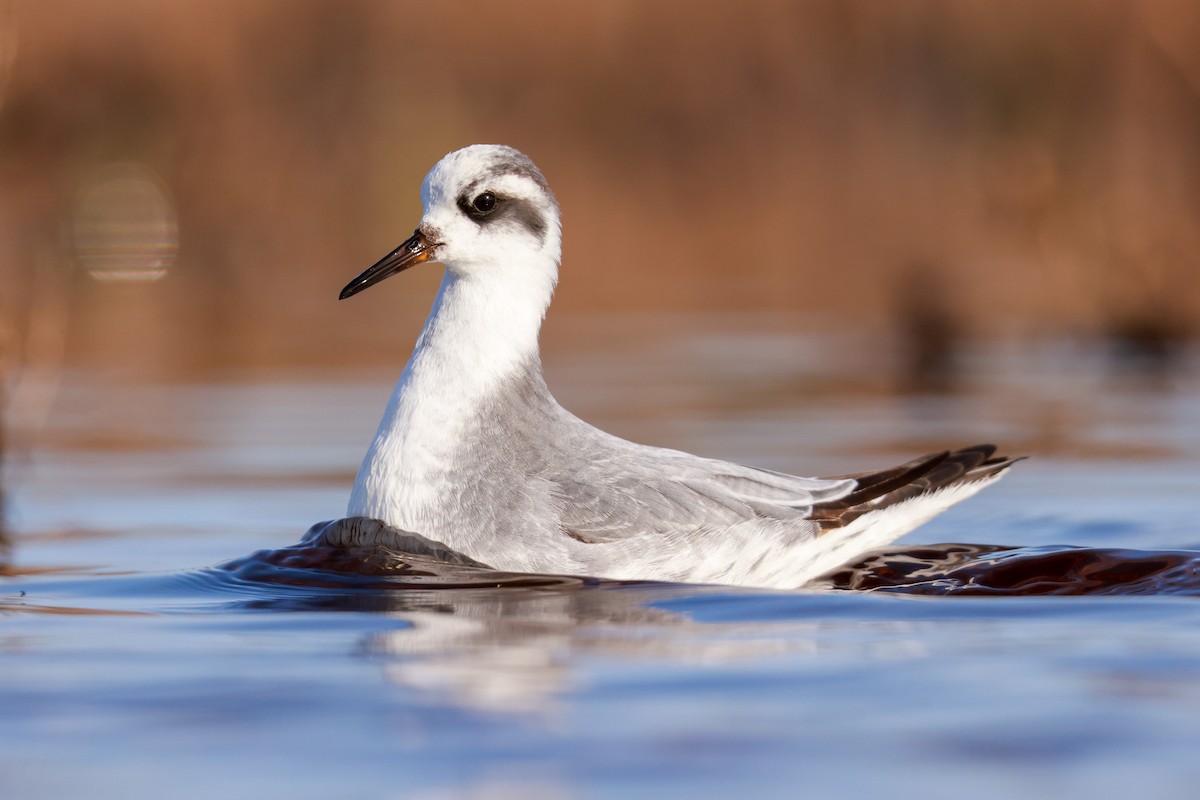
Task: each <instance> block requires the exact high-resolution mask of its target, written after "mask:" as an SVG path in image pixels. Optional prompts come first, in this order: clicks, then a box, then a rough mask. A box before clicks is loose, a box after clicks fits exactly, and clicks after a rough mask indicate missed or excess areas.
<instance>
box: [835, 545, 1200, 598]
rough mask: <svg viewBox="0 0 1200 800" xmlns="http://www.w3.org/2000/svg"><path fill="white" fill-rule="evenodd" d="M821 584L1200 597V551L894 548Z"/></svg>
mask: <svg viewBox="0 0 1200 800" xmlns="http://www.w3.org/2000/svg"><path fill="white" fill-rule="evenodd" d="M814 586H815V587H817V588H826V589H842V590H853V591H876V592H899V593H904V594H920V595H968V596H988V595H997V596H1022V595H1180V596H1200V551H1192V550H1129V549H1118V548H1095V547H1061V546H1059V547H1003V546H999V545H975V544H946V545H931V546H927V547H917V548H914V547H891V548H885V549H882V550H877V551H875V552H872V553H870V554H868V555H867V556H866V557H864V558H863V559H861V560H859V561H858V562H856V563H854V564H850V565H848V566H846V567H843V568H841V569H839V570H837V571H835V572H832V573H830V574H829V575H828V576H826V577H825V578H823V579H821V580H820V581H818V582H817V583H815V584H814Z"/></svg>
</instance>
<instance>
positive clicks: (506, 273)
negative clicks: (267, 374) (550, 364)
mask: <svg viewBox="0 0 1200 800" xmlns="http://www.w3.org/2000/svg"><path fill="white" fill-rule="evenodd" d="M536 258H538V257H534V258H533V259H529V260H527V261H526V263H524V264H513V263H511V262H510V263H508V264H505V265H503V266H501V265H500V264H496V265H494V269H495V272H494V273H489V272H487V268H488V267H491V266H492V265H486V266H485V265H474V266H473V268H472V269H471V270H470V271H469V272H465V271H460V270H456V269H453V268H451V267H448V268H447V269H446V272H445V276H444V277H443V278H442V284H441V287H440V288H439V289H438V294H437V299H436V300H435V301H434V304H433V310H432V311H431V312H430V314H429V318H428V320H426V322H425V327H424V329H423V330H422V331H421V335H420V337H419V338H418V339H417V344H416V347H415V348H414V350H413V354H412V356H411V357H410V358H409V361H408V364H407V365H406V366H405V368H404V372H403V374H401V376H400V380H399V381H398V382H397V384H396V388H395V389H394V390H393V392H392V396H391V399H390V400H389V402H388V406H387V410H386V411H385V412H384V415H383V419H382V420H381V421H380V424H379V430H378V432H377V433H376V435H375V440H374V441H373V442H372V443H371V447H370V449H369V450H368V451H367V455H366V458H365V459H364V460H363V463H362V467H361V468H360V469H359V472H358V477H357V479H356V480H355V483H354V491H353V492H352V494H351V496H350V504H349V507H348V509H347V515H348V516H364V517H371V518H374V519H379V520H383V521H384V522H387V523H388V524H390V525H394V526H396V527H398V528H401V529H404V530H407V531H411V532H414V533H419V534H422V535H424V536H428V537H431V538H438V537H439V536H444V535H445V533H443V532H442V531H440V530H438V522H439V520H444V519H445V516H446V515H445V514H443V513H441V512H440V511H439V507H440V505H439V504H444V503H446V502H448V501H449V500H448V498H450V497H451V487H452V486H453V482H454V474H453V473H454V463H453V461H454V458H455V454H456V452H458V451H459V447H460V445H461V444H462V442H463V438H464V435H465V431H466V430H467V428H468V426H469V424H470V422H471V421H472V419H474V418H475V416H476V414H477V412H478V409H479V408H480V407H481V405H482V404H483V403H485V402H487V399H488V398H489V396H490V395H491V393H492V392H493V391H495V389H496V388H497V387H498V386H499V385H500V383H501V382H502V381H503V380H504V379H505V378H507V377H509V376H511V375H512V374H513V373H514V372H515V371H517V370H519V369H523V368H528V365H530V364H532V365H534V367H535V368H538V369H540V361H539V354H538V333H539V331H540V329H541V323H542V318H543V316H544V315H545V312H546V308H547V307H548V306H549V303H550V296H551V294H552V293H553V291H554V277H555V275H556V269H555V267H556V266H557V265H556V264H553V263H550V264H540V263H530V262H531V261H533V260H534V259H536Z"/></svg>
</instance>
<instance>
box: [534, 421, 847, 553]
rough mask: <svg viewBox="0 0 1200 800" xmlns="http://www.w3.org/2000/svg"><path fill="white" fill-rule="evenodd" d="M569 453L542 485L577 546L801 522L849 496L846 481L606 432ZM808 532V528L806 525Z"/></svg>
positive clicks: (563, 525) (564, 529)
mask: <svg viewBox="0 0 1200 800" xmlns="http://www.w3.org/2000/svg"><path fill="white" fill-rule="evenodd" d="M597 433H598V434H600V436H599V437H597V438H595V439H593V440H592V441H590V442H587V443H586V445H584V443H577V444H580V445H584V446H582V447H580V448H579V449H577V450H576V451H575V452H574V453H572V454H571V458H570V460H571V462H572V463H571V465H570V467H569V469H564V470H555V472H556V473H557V474H552V475H547V476H545V477H546V478H547V479H549V481H550V483H551V486H552V492H553V494H554V496H555V497H554V499H555V500H556V505H557V506H558V511H559V520H560V524H561V527H562V529H563V532H564V533H566V534H567V535H569V536H571V537H573V538H575V539H578V540H580V541H584V542H608V541H614V540H617V539H621V538H624V537H626V536H631V535H636V534H646V533H667V532H673V533H678V532H682V531H688V530H714V529H717V530H719V529H721V528H724V527H728V526H731V525H735V524H737V523H740V522H745V521H747V520H753V519H764V520H775V521H778V522H781V523H789V522H796V523H799V522H803V521H804V520H806V519H809V517H810V515H811V514H812V511H813V506H814V505H816V504H818V503H825V502H832V501H836V500H838V499H839V498H841V497H844V496H846V495H847V494H849V493H850V492H851V491H853V490H854V487H855V485H856V482H855V481H854V480H853V479H820V478H799V477H796V476H793V475H785V474H783V473H779V472H771V471H769V470H762V469H755V468H753V467H746V466H742V465H740V464H732V463H728V462H724V461H716V460H712V459H705V458H699V457H698V456H693V455H690V454H688V453H683V452H679V451H676V450H665V449H661V448H655V447H645V446H642V445H636V444H632V443H630V442H625V441H623V440H620V439H616V438H615V437H609V436H608V435H607V434H602V433H600V432H598V431H597ZM814 530H815V525H814Z"/></svg>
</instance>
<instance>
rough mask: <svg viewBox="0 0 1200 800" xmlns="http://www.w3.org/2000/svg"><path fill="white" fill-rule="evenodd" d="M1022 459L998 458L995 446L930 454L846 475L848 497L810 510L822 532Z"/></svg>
mask: <svg viewBox="0 0 1200 800" xmlns="http://www.w3.org/2000/svg"><path fill="white" fill-rule="evenodd" d="M1024 459H1025V456H1016V457H1009V456H997V455H996V445H994V444H976V445H972V446H970V447H963V448H961V449H958V450H943V451H942V452H940V453H931V454H929V455H926V456H921V457H920V458H915V459H913V460H912V461H909V462H906V463H904V464H901V465H899V466H896V467H891V468H889V469H883V470H878V471H875V472H863V473H859V474H856V475H845V476H843V477H846V478H851V479H853V480H854V481H855V482H856V484H857V485H856V486H855V488H854V490H853V491H852V492H850V493H849V494H848V495H846V496H844V497H841V498H839V499H838V500H832V501H830V502H827V503H818V504H817V505H815V506H813V513H812V519H814V520H816V521H817V523H818V524H820V526H821V529H822V530H832V529H834V528H840V527H843V526H845V525H847V524H849V523H850V522H852V521H854V520H855V519H857V518H859V517H861V516H862V515H863V514H865V513H867V512H868V511H876V510H878V509H880V508H886V507H888V506H891V505H895V504H896V503H899V502H902V501H904V500H909V499H911V498H913V497H917V496H919V495H922V494H927V493H929V492H936V491H938V490H940V489H946V488H949V487H951V486H956V485H959V484H963V483H973V482H975V481H981V480H987V479H989V478H992V477H994V476H996V475H999V474H1000V473H1002V472H1004V471H1005V470H1006V469H1008V468H1009V467H1011V466H1012V465H1013V464H1015V463H1017V462H1018V461H1022V460H1024Z"/></svg>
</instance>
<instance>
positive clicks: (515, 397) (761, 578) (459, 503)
mask: <svg viewBox="0 0 1200 800" xmlns="http://www.w3.org/2000/svg"><path fill="white" fill-rule="evenodd" d="M421 204H422V207H423V214H422V216H421V219H420V224H419V225H418V227H417V228H416V230H415V231H414V233H413V234H412V236H411V237H409V238H408V239H407V240H406V241H404V242H403V243H402V244H401V245H400V246H399V247H397V248H395V249H394V250H392V251H391V252H390V253H388V254H387V255H386V256H384V257H383V258H382V259H380V260H379V261H377V262H376V263H375V264H373V265H372V266H371V267H369V268H368V269H366V270H365V271H364V272H362V273H361V274H360V275H358V276H357V277H355V278H354V279H353V280H352V281H350V283H348V284H347V285H346V287H345V288H344V289H342V291H341V294H340V296H339V299H346V298H348V297H351V296H353V295H356V294H358V293H359V292H361V291H363V290H364V289H367V288H369V287H371V286H374V285H375V284H377V283H379V282H380V281H382V280H384V279H386V278H389V277H391V276H393V275H396V274H397V273H400V272H403V271H404V270H407V269H409V268H410V267H413V266H416V265H418V264H422V263H425V262H437V263H440V264H441V265H442V266H443V277H442V281H441V284H440V286H439V288H438V291H437V295H436V297H435V299H434V301H433V307H432V310H431V311H430V313H429V317H428V318H427V320H426V322H425V325H424V328H423V329H422V331H421V333H420V335H419V337H418V338H417V341H416V344H415V347H414V349H413V352H412V355H411V356H410V358H409V360H408V363H407V364H406V365H405V367H404V370H403V372H402V373H401V375H400V378H399V380H398V381H397V383H396V386H395V389H394V390H393V391H392V394H391V396H390V398H389V400H388V404H387V407H386V410H385V411H384V414H383V418H382V420H381V421H380V424H379V428H378V431H377V433H376V434H375V437H374V439H373V440H372V442H371V444H370V446H369V448H368V450H367V453H366V456H365V457H364V459H363V462H362V466H361V467H360V469H359V471H358V474H357V477H356V478H355V482H354V488H353V490H352V492H351V496H350V501H349V504H348V506H347V515H348V517H350V518H356V517H358V518H368V519H373V520H378V521H380V522H382V523H384V524H385V525H387V526H391V527H393V528H399V529H400V530H402V531H407V532H412V533H416V534H418V535H420V536H422V537H425V538H427V539H429V540H432V541H434V542H436V543H439V544H441V545H442V546H444V547H446V548H448V549H450V550H452V551H454V552H457V553H461V554H464V555H466V556H468V557H469V558H471V559H474V560H475V561H477V562H479V563H480V564H483V565H486V566H488V567H491V568H493V569H497V570H504V571H510V572H527V573H550V574H567V575H587V576H594V577H600V578H611V579H618V580H650V581H669V582H687V583H705V584H726V585H735V586H753V587H764V588H775V589H794V588H799V587H802V586H804V584H806V583H808V582H810V581H812V580H813V579H814V578H817V577H820V576H821V575H823V574H825V573H827V572H829V571H830V570H832V569H834V568H837V567H839V566H841V565H842V564H845V563H847V562H849V561H851V560H853V559H854V558H856V557H858V556H860V555H861V554H862V553H864V552H866V551H868V550H871V549H875V548H879V547H882V546H884V545H887V544H889V543H891V542H892V541H894V540H895V539H897V538H898V537H900V536H902V535H903V534H905V533H907V532H909V531H910V530H912V529H913V528H915V527H916V526H918V525H920V524H923V523H924V522H926V521H928V520H929V519H931V518H932V517H934V516H936V515H937V514H939V513H941V512H942V511H944V510H945V509H946V508H949V507H950V506H951V505H954V504H955V503H957V502H959V501H960V500H963V499H965V498H967V497H968V496H970V495H973V494H975V493H976V492H977V491H979V490H980V489H982V488H983V487H984V486H986V485H988V484H990V483H992V482H993V481H995V480H997V479H998V478H999V477H1000V476H1001V475H1002V474H1003V473H1004V472H1005V471H1006V470H1007V469H1008V468H1009V467H1010V466H1011V465H1012V464H1013V463H1014V461H1016V460H1017V459H1014V458H1008V457H1004V456H998V455H996V452H995V451H996V448H995V447H994V446H993V445H976V446H972V447H965V448H961V449H956V450H946V451H943V452H938V453H933V454H929V455H924V456H921V457H919V458H916V459H914V460H911V461H909V462H907V463H905V464H901V465H899V466H895V467H891V468H888V469H882V470H876V471H870V472H863V473H858V474H852V475H845V476H839V477H833V478H804V477H798V476H793V475H788V474H784V473H781V472H775V471H771V470H766V469H759V468H756V467H752V466H743V465H741V464H735V463H730V462H726V461H721V460H717V459H711V458H703V457H700V456H696V455H692V454H689V453H685V452H681V451H678V450H671V449H666V448H661V447H653V446H648V445H642V444H636V443H634V442H630V441H626V440H624V439H621V438H619V437H617V436H614V435H612V434H609V433H606V432H604V431H602V430H600V429H598V428H596V427H593V426H592V425H590V424H588V423H586V422H584V421H583V420H581V419H579V418H578V417H576V416H575V415H573V414H572V413H570V412H569V411H567V410H566V409H565V408H563V407H562V406H561V405H559V403H558V401H557V400H556V399H555V398H554V396H553V395H552V394H551V392H550V390H549V388H548V387H547V385H546V380H545V378H544V376H543V372H542V362H541V356H540V351H539V334H540V331H541V325H542V320H543V318H544V317H545V314H546V311H547V309H548V307H549V305H550V300H551V296H552V295H553V292H554V289H555V286H556V284H557V282H558V272H559V265H560V261H561V257H562V223H561V217H560V213H559V207H558V202H557V200H556V198H555V195H554V193H553V191H552V190H551V188H550V185H549V183H548V182H547V181H546V178H545V177H544V176H543V175H542V172H541V171H540V170H539V169H538V168H537V166H536V165H535V164H534V162H533V161H532V160H531V159H530V158H529V157H528V156H526V155H525V154H524V153H522V152H520V151H518V150H516V149H514V148H512V147H508V146H504V145H482V144H477V145H471V146H468V147H464V148H462V149H459V150H456V151H454V152H451V153H449V154H447V155H446V156H444V157H443V158H442V159H441V160H439V161H438V162H437V163H436V164H435V165H434V166H433V168H432V169H431V170H430V171H429V173H428V175H427V176H426V177H425V180H424V181H423V182H422V184H421Z"/></svg>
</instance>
